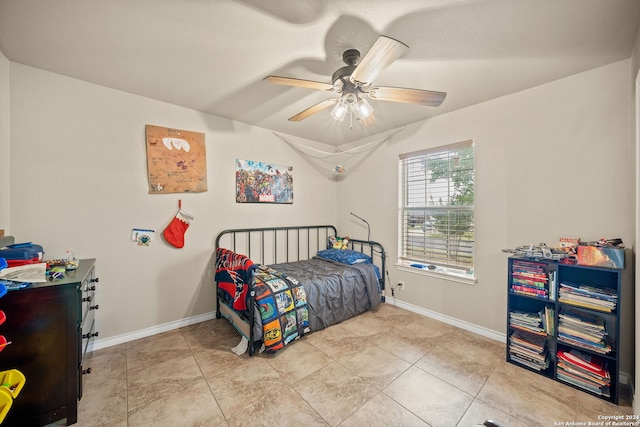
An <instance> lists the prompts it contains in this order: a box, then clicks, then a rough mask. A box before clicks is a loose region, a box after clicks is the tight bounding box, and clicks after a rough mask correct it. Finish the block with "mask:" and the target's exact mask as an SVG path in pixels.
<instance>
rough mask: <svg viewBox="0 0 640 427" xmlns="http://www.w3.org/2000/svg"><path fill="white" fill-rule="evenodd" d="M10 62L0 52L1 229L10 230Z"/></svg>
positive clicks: (6, 231)
mask: <svg viewBox="0 0 640 427" xmlns="http://www.w3.org/2000/svg"><path fill="white" fill-rule="evenodd" d="M9 110H10V91H9V60H8V59H7V58H6V57H5V56H4V55H3V54H2V52H0V229H4V230H5V233H8V232H9V231H10V230H9V117H10V114H9Z"/></svg>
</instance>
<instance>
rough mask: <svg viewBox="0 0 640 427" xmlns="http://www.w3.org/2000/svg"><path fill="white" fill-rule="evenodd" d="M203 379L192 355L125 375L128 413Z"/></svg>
mask: <svg viewBox="0 0 640 427" xmlns="http://www.w3.org/2000/svg"><path fill="white" fill-rule="evenodd" d="M202 379H203V376H202V373H201V372H200V368H199V367H198V364H197V363H196V361H195V359H194V358H193V356H192V355H190V354H189V355H186V356H182V357H180V358H176V359H172V360H167V361H164V362H161V363H158V364H155V365H152V366H149V367H148V368H144V369H138V370H136V371H134V372H132V373H128V374H127V391H128V396H129V398H128V411H129V412H131V411H134V410H136V409H138V408H139V407H141V406H146V405H148V404H150V403H151V402H153V401H155V400H159V399H162V398H163V397H165V396H166V394H167V393H177V392H181V391H182V390H185V389H187V388H188V387H190V386H192V385H193V384H195V383H197V382H199V381H201V380H202Z"/></svg>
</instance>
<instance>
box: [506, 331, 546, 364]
mask: <svg viewBox="0 0 640 427" xmlns="http://www.w3.org/2000/svg"><path fill="white" fill-rule="evenodd" d="M509 358H510V359H511V360H512V361H516V362H518V363H520V364H522V365H525V366H528V367H529V368H531V369H534V370H536V371H541V370H543V369H547V368H548V367H549V354H548V351H547V348H546V338H545V337H544V336H540V335H537V334H531V333H529V332H524V331H522V330H518V329H517V330H515V331H513V333H512V334H511V336H510V337H509Z"/></svg>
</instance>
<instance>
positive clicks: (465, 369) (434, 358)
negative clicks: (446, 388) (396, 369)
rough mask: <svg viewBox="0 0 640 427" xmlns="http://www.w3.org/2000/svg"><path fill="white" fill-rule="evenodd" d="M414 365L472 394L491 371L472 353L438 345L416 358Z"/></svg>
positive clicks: (479, 387) (489, 367) (478, 390)
mask: <svg viewBox="0 0 640 427" xmlns="http://www.w3.org/2000/svg"><path fill="white" fill-rule="evenodd" d="M415 366H417V367H419V368H421V369H423V370H425V371H426V372H428V373H430V374H432V375H434V376H436V377H438V378H440V379H441V380H443V381H446V382H448V383H450V384H452V385H454V386H456V387H458V388H459V389H460V390H463V391H465V392H467V393H469V394H470V395H472V396H476V395H477V394H478V392H480V389H481V388H482V386H483V385H484V383H485V382H486V381H487V378H489V375H491V373H492V372H493V368H492V367H491V366H487V365H486V364H484V363H483V362H482V360H480V359H478V358H476V356H475V355H474V354H473V353H470V354H459V353H456V352H453V351H451V350H449V348H445V347H443V346H440V345H438V346H436V348H434V349H433V350H432V351H430V352H429V353H427V355H426V356H424V357H423V358H422V359H420V360H418V361H417V362H416V364H415Z"/></svg>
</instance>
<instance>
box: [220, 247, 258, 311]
mask: <svg viewBox="0 0 640 427" xmlns="http://www.w3.org/2000/svg"><path fill="white" fill-rule="evenodd" d="M255 267H256V266H255V264H254V263H253V261H251V259H250V258H249V257H247V256H246V255H241V254H237V253H235V252H233V251H230V250H229V249H224V248H217V249H216V275H215V280H216V282H218V288H219V289H222V290H223V291H225V292H226V293H227V295H228V296H229V298H230V299H231V301H232V308H233V309H234V310H241V311H244V310H246V309H247V291H248V289H249V286H247V283H251V274H252V271H253V269H254V268H255Z"/></svg>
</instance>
